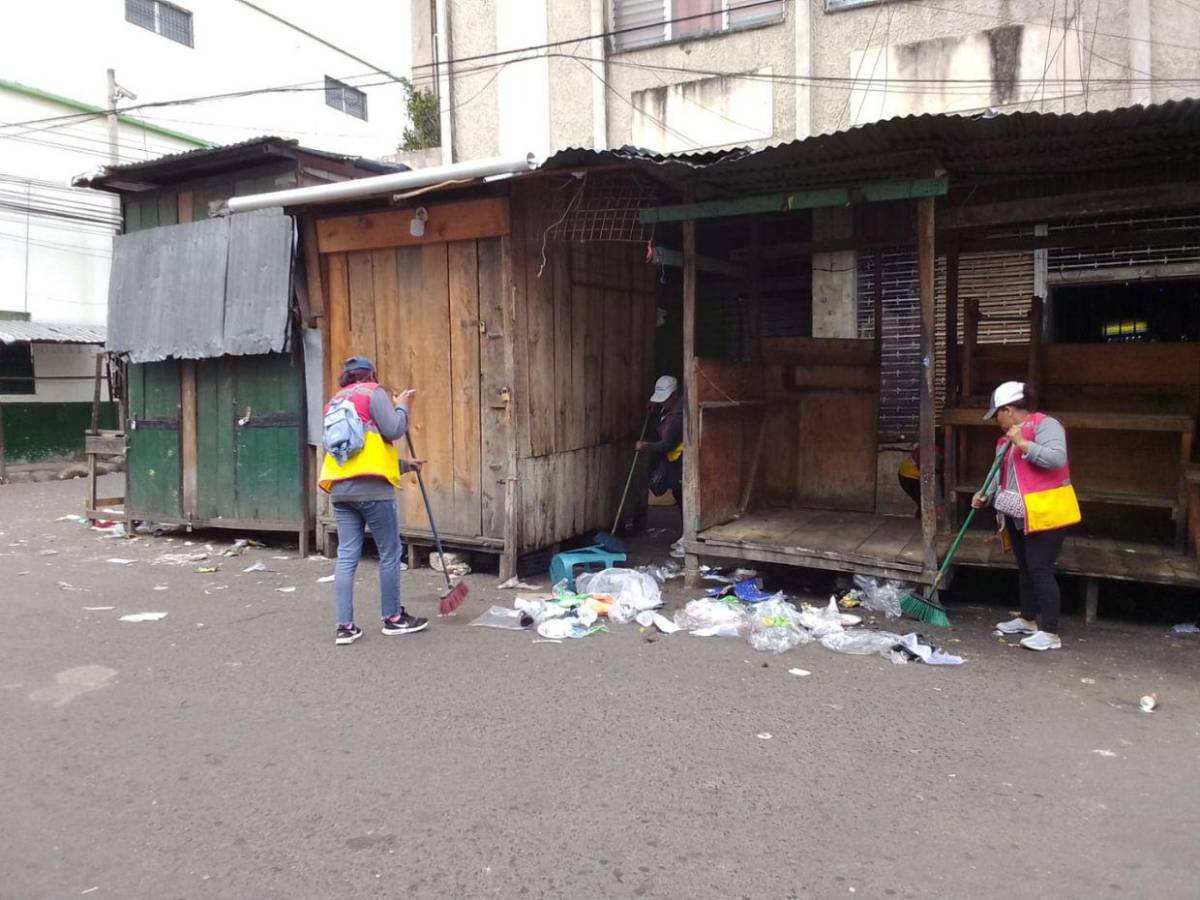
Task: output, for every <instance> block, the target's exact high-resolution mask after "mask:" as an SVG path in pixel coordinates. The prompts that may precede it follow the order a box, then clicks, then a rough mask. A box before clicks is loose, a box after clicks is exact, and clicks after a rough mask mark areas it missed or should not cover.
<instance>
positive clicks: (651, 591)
mask: <svg viewBox="0 0 1200 900" xmlns="http://www.w3.org/2000/svg"><path fill="white" fill-rule="evenodd" d="M575 590H576V592H577V593H579V594H603V595H604V596H605V597H611V598H612V600H613V603H614V605H616V604H620V605H623V606H628V607H632V609H633V611H634V613H635V614H636V613H639V612H641V611H642V610H643V609H657V608H658V607H660V606H662V590H661V589H660V588H659V586H658V582H657V581H655V580H654V579H653V578H651V577H650V576H649V575H647V574H646V573H645V572H639V571H637V570H636V569H605V570H604V571H602V572H586V573H584V574H583V575H580V576H579V577H578V578H576V579H575ZM611 616H612V614H611V613H609V617H610V618H611Z"/></svg>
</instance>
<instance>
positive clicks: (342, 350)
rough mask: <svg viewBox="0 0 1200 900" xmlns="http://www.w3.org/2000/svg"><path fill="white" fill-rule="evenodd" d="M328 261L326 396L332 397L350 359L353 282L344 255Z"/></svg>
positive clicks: (329, 257) (333, 256) (334, 256)
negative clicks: (343, 366)
mask: <svg viewBox="0 0 1200 900" xmlns="http://www.w3.org/2000/svg"><path fill="white" fill-rule="evenodd" d="M327 260H328V262H327V265H328V269H329V320H328V323H327V324H326V325H325V331H326V333H328V335H329V358H328V359H326V360H325V371H326V380H325V393H326V395H331V394H332V393H333V391H334V390H335V389H336V387H337V382H338V375H339V374H340V373H341V371H342V362H343V361H344V360H345V359H346V358H347V357H348V356H349V355H350V281H349V276H348V273H347V267H346V254H345V253H331V254H330V255H329V256H328V257H327Z"/></svg>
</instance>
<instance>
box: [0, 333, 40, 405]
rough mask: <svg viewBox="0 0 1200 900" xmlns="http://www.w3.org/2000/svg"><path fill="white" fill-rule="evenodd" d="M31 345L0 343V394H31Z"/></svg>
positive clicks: (32, 381) (32, 388) (32, 382)
mask: <svg viewBox="0 0 1200 900" xmlns="http://www.w3.org/2000/svg"><path fill="white" fill-rule="evenodd" d="M34 392H35V388H34V380H33V345H32V344H29V343H27V342H21V343H16V344H0V394H32V393H34Z"/></svg>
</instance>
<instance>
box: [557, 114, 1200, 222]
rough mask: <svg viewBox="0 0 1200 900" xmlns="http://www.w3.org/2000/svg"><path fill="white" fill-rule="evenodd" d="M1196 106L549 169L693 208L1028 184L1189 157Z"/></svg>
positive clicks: (1196, 144)
mask: <svg viewBox="0 0 1200 900" xmlns="http://www.w3.org/2000/svg"><path fill="white" fill-rule="evenodd" d="M1198 150H1200V100H1197V99H1192V98H1189V99H1186V100H1178V101H1169V102H1167V103H1163V104H1159V105H1155V106H1129V107H1122V108H1120V109H1113V110H1103V111H1100V112H1087V113H1066V114H1060V113H1041V112H1028V113H1026V112H1018V113H1010V114H992V113H989V114H983V115H973V116H960V115H953V114H937V115H934V114H926V115H921V116H905V117H903V118H896V119H888V120H886V121H881V122H873V123H870V124H868V125H861V126H859V127H856V128H852V129H849V130H847V131H839V132H834V133H831V134H822V135H815V136H813V137H809V138H805V139H803V140H797V141H790V142H788V143H785V144H777V145H775V146H771V147H766V148H764V149H761V150H747V149H745V148H741V149H736V150H724V151H716V152H713V153H701V154H678V155H675V154H665V155H664V154H657V153H652V152H649V151H645V150H638V149H637V148H632V147H623V148H621V149H620V150H608V151H599V152H598V151H594V150H583V149H577V148H575V149H568V150H563V151H560V152H559V153H555V154H554V155H552V156H551V157H550V158H549V159H547V160H546V162H545V163H544V164H543V168H545V169H569V168H583V167H588V166H598V165H612V164H615V163H629V164H631V165H633V166H635V167H637V168H641V169H644V170H646V171H649V172H653V173H654V174H656V175H657V176H659V177H661V178H663V179H664V180H667V181H676V182H678V181H686V182H687V183H688V184H689V185H691V186H692V187H693V189H694V190H695V192H696V197H697V199H709V198H714V197H729V196H738V195H746V194H753V193H770V192H776V191H786V190H795V189H802V188H805V187H816V186H820V185H827V184H832V183H838V182H842V183H844V182H845V181H847V180H873V179H885V178H896V177H912V176H919V175H928V174H929V166H930V164H931V163H935V164H937V165H938V166H939V167H941V168H943V169H945V170H946V171H947V172H948V173H949V174H950V175H951V176H952V177H956V178H958V179H962V180H970V179H980V178H1005V177H1022V176H1026V177H1033V176H1046V175H1054V174H1056V173H1070V172H1078V171H1080V170H1081V169H1102V168H1109V167H1116V166H1120V165H1129V163H1130V162H1131V160H1136V159H1141V158H1145V157H1147V156H1151V157H1155V158H1159V159H1161V158H1163V157H1164V156H1180V157H1184V156H1186V157H1187V158H1189V159H1190V158H1192V157H1194V156H1195V155H1196V154H1197V152H1198Z"/></svg>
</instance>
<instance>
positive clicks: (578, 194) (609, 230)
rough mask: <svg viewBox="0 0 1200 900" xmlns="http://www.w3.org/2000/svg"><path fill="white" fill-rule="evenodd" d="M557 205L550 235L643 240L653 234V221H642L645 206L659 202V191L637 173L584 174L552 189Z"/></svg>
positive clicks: (561, 238) (567, 238)
mask: <svg viewBox="0 0 1200 900" xmlns="http://www.w3.org/2000/svg"><path fill="white" fill-rule="evenodd" d="M553 196H555V197H557V199H558V203H557V204H556V206H557V208H556V209H553V210H551V212H552V215H551V216H550V218H551V219H552V220H554V225H553V226H551V229H550V236H551V237H552V238H554V239H555V240H559V241H579V242H590V241H626V242H631V243H639V244H644V243H646V242H647V241H649V240H650V238H651V237H653V235H654V226H653V225H643V224H642V223H641V221H640V220H639V218H638V216H639V213H640V212H641V210H642V209H645V208H648V207H652V206H658V205H659V194H658V190H657V189H656V187H655V186H654V185H653V184H652V183H651V182H649V181H647V180H646V179H643V178H639V177H638V176H636V175H628V174H624V173H613V174H611V175H584V176H583V177H582V178H579V179H572V180H571V181H569V182H566V183H565V184H563V186H562V188H561V189H560V190H558V191H555V192H553Z"/></svg>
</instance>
